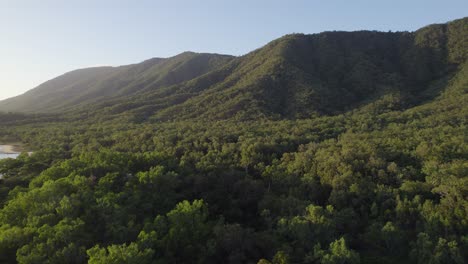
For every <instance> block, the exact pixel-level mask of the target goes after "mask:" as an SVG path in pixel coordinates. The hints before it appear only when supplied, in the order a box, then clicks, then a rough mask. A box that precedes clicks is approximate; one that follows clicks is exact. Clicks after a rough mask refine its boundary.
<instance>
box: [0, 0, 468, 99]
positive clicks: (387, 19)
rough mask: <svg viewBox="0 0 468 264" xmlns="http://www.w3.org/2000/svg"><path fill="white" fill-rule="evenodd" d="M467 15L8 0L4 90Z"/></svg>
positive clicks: (431, 4)
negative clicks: (279, 41) (160, 60)
mask: <svg viewBox="0 0 468 264" xmlns="http://www.w3.org/2000/svg"><path fill="white" fill-rule="evenodd" d="M465 16H468V1H467V0H392V1H378V0H283V1H279V0H185V1H183V0H167V1H161V0H152V1H149V0H79V1H78V0H66V1H63V0H29V1H26V0H0V100H1V99H5V98H8V97H12V96H16V95H19V94H22V93H24V92H25V91H27V90H30V89H32V88H34V87H36V86H37V85H39V84H41V83H43V82H44V81H47V80H49V79H52V78H54V77H57V76H59V75H61V74H63V73H65V72H68V71H71V70H74V69H78V68H85V67H93V66H104V65H110V66H117V65H125V64H132V63H137V62H140V61H143V60H146V59H149V58H153V57H170V56H174V55H177V54H179V53H181V52H184V51H195V52H210V53H221V54H231V55H243V54H246V53H248V52H250V51H252V50H254V49H257V48H259V47H261V46H263V45H265V44H267V43H268V42H270V41H271V40H273V39H276V38H278V37H281V36H283V35H285V34H289V33H306V34H307V33H319V32H322V31H329V30H346V31H353V30H363V29H366V30H380V31H413V30H416V29H418V28H420V27H423V26H426V25H428V24H433V23H445V22H447V21H450V20H453V19H457V18H462V17H465Z"/></svg>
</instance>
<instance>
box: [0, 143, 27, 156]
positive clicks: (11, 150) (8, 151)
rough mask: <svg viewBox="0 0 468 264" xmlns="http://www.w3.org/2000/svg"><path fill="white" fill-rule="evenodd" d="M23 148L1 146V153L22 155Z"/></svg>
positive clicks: (18, 146)
mask: <svg viewBox="0 0 468 264" xmlns="http://www.w3.org/2000/svg"><path fill="white" fill-rule="evenodd" d="M21 151H22V148H21V146H20V145H1V144H0V153H1V154H20V153H21Z"/></svg>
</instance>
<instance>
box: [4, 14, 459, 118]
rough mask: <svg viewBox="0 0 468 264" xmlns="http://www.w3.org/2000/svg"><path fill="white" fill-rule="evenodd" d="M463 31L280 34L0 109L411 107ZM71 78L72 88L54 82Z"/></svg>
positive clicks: (188, 111)
mask: <svg viewBox="0 0 468 264" xmlns="http://www.w3.org/2000/svg"><path fill="white" fill-rule="evenodd" d="M467 25H468V18H463V19H458V20H454V21H451V22H448V23H446V24H433V25H429V26H426V27H423V28H421V29H419V30H417V31H414V32H378V31H354V32H345V31H327V32H322V33H317V34H309V35H306V34H289V35H285V36H283V37H281V38H279V39H276V40H273V41H271V42H270V43H268V44H267V45H265V46H263V47H261V48H259V49H256V50H254V51H252V52H250V53H248V54H246V55H244V56H240V57H234V56H230V55H220V54H209V53H193V52H184V53H181V54H179V55H176V56H174V57H170V58H166V59H164V58H153V59H149V60H146V61H143V62H141V63H138V64H132V65H126V66H120V67H114V68H108V67H103V68H91V69H82V70H78V71H73V72H70V73H66V74H64V75H62V76H59V77H58V78H56V79H53V80H51V81H48V82H46V83H44V84H42V85H40V86H38V87H36V88H35V89H33V90H31V91H29V92H27V93H26V94H24V95H22V96H18V97H15V98H10V99H7V100H4V101H0V111H13V112H26V113H40V112H44V113H54V112H62V111H63V112H73V113H83V112H87V113H89V112H90V109H91V111H93V112H94V113H95V114H96V115H99V114H105V115H108V116H115V115H125V116H133V117H130V118H133V119H135V120H139V121H144V120H150V121H151V120H152V121H164V120H174V119H193V118H202V119H206V118H208V119H228V118H237V119H255V118H259V117H266V118H293V119H294V118H306V117H310V116H314V115H334V114H338V113H343V112H345V111H349V110H352V109H354V108H356V107H359V106H361V105H362V104H364V103H365V102H371V101H372V100H378V98H379V97H381V96H385V95H386V94H395V93H398V94H400V95H401V97H402V100H404V101H407V102H409V105H417V104H418V103H420V102H422V101H424V100H426V99H427V98H434V97H435V96H437V93H439V92H440V91H442V90H444V84H440V83H442V80H444V79H447V78H448V76H450V75H455V74H456V72H457V71H458V70H459V65H461V64H462V63H463V62H464V61H466V52H464V51H465V50H467V49H468V47H466V46H467V44H466V41H465V40H464V36H466V35H467V34H466V32H467V31H468V29H467V28H468V26H467ZM80 74H83V75H84V77H82V78H78V80H75V78H65V79H66V80H62V79H64V77H69V75H80ZM62 82H63V83H62ZM433 83H439V86H440V87H439V88H434V85H433ZM429 87H432V88H430V89H429ZM428 89H429V90H431V91H432V92H428ZM50 91H52V92H50ZM423 95H424V96H423ZM421 96H422V97H424V98H422V97H421ZM54 97H55V98H54ZM419 97H421V98H419ZM41 98H45V99H41ZM423 99H424V100H423ZM78 115H79V114H78Z"/></svg>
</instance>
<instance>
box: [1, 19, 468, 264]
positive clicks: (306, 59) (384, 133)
mask: <svg viewBox="0 0 468 264" xmlns="http://www.w3.org/2000/svg"><path fill="white" fill-rule="evenodd" d="M467 37H468V18H464V19H459V20H455V21H452V22H449V23H446V24H438V25H430V26H427V27H424V28H422V29H420V30H417V31H415V32H375V31H360V32H324V33H320V34H313V35H301V34H294V35H287V36H285V37H282V38H280V39H277V40H274V41H273V42H271V43H269V44H267V45H266V46H264V47H262V48H260V49H258V50H255V51H253V52H251V53H249V54H246V55H244V56H240V57H233V56H225V55H217V54H197V53H190V52H186V53H183V54H180V55H178V56H175V57H172V58H168V59H157V58H156V59H151V60H148V61H145V62H143V63H140V64H134V65H128V66H121V67H116V68H112V67H102V68H91V69H83V70H78V71H75V72H71V73H68V74H65V75H63V76H60V77H58V78H57V79H54V80H51V81H49V82H47V83H45V84H43V85H41V86H39V87H37V88H35V89H33V90H31V91H30V92H28V93H26V94H24V95H22V96H19V97H16V98H12V99H9V100H6V101H2V102H0V110H3V111H4V113H0V143H8V142H22V143H23V144H24V146H25V148H27V149H28V150H31V151H33V153H32V154H28V153H23V154H21V155H20V156H19V157H18V158H17V159H3V160H0V174H3V177H2V178H1V179H0V263H23V264H25V263H29V264H33V263H103V264H104V263H119V264H120V263H122V264H123V263H132V264H145V263H161V264H162V263H232V264H234V263H253V264H255V263H258V264H268V263H270V264H286V263H324V264H332V263H333V264H335V263H341V264H344V263H347V264H354V263H369V264H370V263H389V264H390V263H424V264H442V263H457V264H463V263H467V262H468V143H467V142H468V140H467V139H468V127H467V126H468V60H467V55H468V39H467ZM35 100H36V101H37V103H35ZM19 112H23V113H19Z"/></svg>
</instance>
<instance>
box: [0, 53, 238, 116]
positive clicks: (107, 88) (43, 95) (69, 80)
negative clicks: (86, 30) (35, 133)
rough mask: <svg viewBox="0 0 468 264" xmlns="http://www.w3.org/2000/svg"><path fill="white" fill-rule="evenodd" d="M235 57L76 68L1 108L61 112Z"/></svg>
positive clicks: (183, 57)
mask: <svg viewBox="0 0 468 264" xmlns="http://www.w3.org/2000/svg"><path fill="white" fill-rule="evenodd" d="M231 59H232V57H231V56H225V55H217V54H196V53H192V52H184V53H182V54H179V55H177V56H175V57H172V58H167V59H161V58H153V59H149V60H146V61H144V62H142V63H139V64H134V65H127V66H120V67H98V68H87V69H81V70H76V71H72V72H69V73H66V74H64V75H62V76H59V77H57V78H55V79H52V80H50V81H47V82H45V83H43V84H41V85H39V86H38V87H36V88H34V89H32V90H30V91H28V92H26V93H25V94H23V95H20V96H17V97H14V98H10V99H7V100H4V101H2V102H1V103H0V111H13V112H58V111H62V110H64V109H70V108H73V107H75V106H77V105H80V104H90V103H95V102H100V101H102V100H106V99H110V98H114V97H119V96H127V95H130V94H135V93H139V92H142V91H148V90H150V91H154V90H157V89H158V88H160V87H164V86H169V85H173V84H177V83H181V82H184V81H186V80H190V79H193V78H195V77H197V76H200V75H203V74H205V73H207V72H209V71H211V70H213V69H216V68H218V67H219V66H220V65H223V64H225V63H226V62H228V61H230V60H231Z"/></svg>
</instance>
